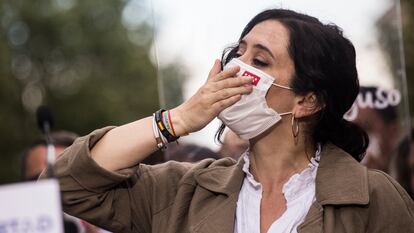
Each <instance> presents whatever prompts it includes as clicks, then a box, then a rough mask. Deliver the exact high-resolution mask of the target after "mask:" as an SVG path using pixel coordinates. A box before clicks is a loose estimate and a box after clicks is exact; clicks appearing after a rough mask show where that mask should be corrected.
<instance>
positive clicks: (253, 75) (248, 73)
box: [242, 71, 260, 86]
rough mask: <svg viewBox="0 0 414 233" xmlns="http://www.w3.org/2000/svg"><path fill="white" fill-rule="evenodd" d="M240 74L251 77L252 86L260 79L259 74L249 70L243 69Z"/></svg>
mask: <svg viewBox="0 0 414 233" xmlns="http://www.w3.org/2000/svg"><path fill="white" fill-rule="evenodd" d="M242 76H250V77H253V80H252V85H253V86H257V84H258V83H259V81H260V77H259V76H257V75H255V74H252V73H250V72H249V71H244V73H243V74H242Z"/></svg>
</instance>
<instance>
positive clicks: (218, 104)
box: [212, 95, 241, 112]
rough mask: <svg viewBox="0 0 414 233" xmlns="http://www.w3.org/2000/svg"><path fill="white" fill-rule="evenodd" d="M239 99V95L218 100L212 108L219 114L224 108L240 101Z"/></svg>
mask: <svg viewBox="0 0 414 233" xmlns="http://www.w3.org/2000/svg"><path fill="white" fill-rule="evenodd" d="M240 98H241V95H235V96H232V97H230V98H228V99H224V100H220V101H218V102H216V103H214V104H213V106H212V107H213V108H217V109H219V112H221V111H222V110H224V109H225V108H227V107H229V106H231V105H233V104H235V103H236V102H237V101H239V100H240Z"/></svg>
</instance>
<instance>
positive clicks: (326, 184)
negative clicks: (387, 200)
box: [315, 143, 369, 205]
mask: <svg viewBox="0 0 414 233" xmlns="http://www.w3.org/2000/svg"><path fill="white" fill-rule="evenodd" d="M315 182H316V184H315V186H316V200H317V202H319V204H320V205H345V204H356V205H365V204H368V202H369V191H368V172H367V169H366V167H364V166H363V165H361V164H360V163H359V162H357V161H356V160H355V159H354V158H352V157H351V156H350V155H349V154H348V153H346V152H345V151H343V150H342V149H340V148H339V147H337V146H335V145H333V144H331V143H327V144H325V146H324V148H323V149H322V154H321V161H320V163H319V168H318V172H317V174H316V181H315Z"/></svg>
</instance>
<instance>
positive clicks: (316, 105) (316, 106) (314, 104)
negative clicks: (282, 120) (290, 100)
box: [293, 92, 325, 118]
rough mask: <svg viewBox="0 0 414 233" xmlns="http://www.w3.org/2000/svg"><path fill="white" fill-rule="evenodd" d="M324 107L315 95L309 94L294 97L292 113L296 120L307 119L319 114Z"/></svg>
mask: <svg viewBox="0 0 414 233" xmlns="http://www.w3.org/2000/svg"><path fill="white" fill-rule="evenodd" d="M324 105H325V104H324V103H321V102H320V101H319V100H318V98H317V97H316V95H315V93H313V92H309V93H307V94H306V95H303V96H296V97H295V106H294V107H293V113H294V115H295V117H296V118H302V117H308V116H311V115H313V114H315V113H317V112H319V111H320V110H321V109H322V108H323V107H324Z"/></svg>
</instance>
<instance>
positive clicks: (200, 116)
mask: <svg viewBox="0 0 414 233" xmlns="http://www.w3.org/2000/svg"><path fill="white" fill-rule="evenodd" d="M220 67H221V64H220V60H216V61H215V63H214V65H213V68H211V70H210V73H209V75H208V79H207V82H206V83H205V84H204V85H203V86H202V87H201V88H200V89H199V90H198V91H197V92H196V93H195V94H194V95H193V96H192V97H191V98H190V99H189V100H187V101H186V102H184V103H183V104H181V105H179V106H178V107H176V108H174V109H172V110H171V121H172V124H173V125H174V129H175V133H176V134H177V136H181V135H186V134H188V133H191V132H195V131H198V130H200V129H202V128H203V127H204V126H206V125H207V124H208V123H209V122H210V121H212V120H213V119H214V118H215V117H216V116H217V115H218V114H219V113H220V112H221V111H222V110H224V109H225V108H227V107H229V106H231V105H232V104H234V103H236V102H237V101H239V100H240V98H241V95H243V94H249V93H250V92H251V91H252V85H251V82H252V77H250V76H243V77H237V78H235V76H236V74H237V72H238V71H239V70H240V67H232V68H229V69H225V70H224V71H221V68H220Z"/></svg>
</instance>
